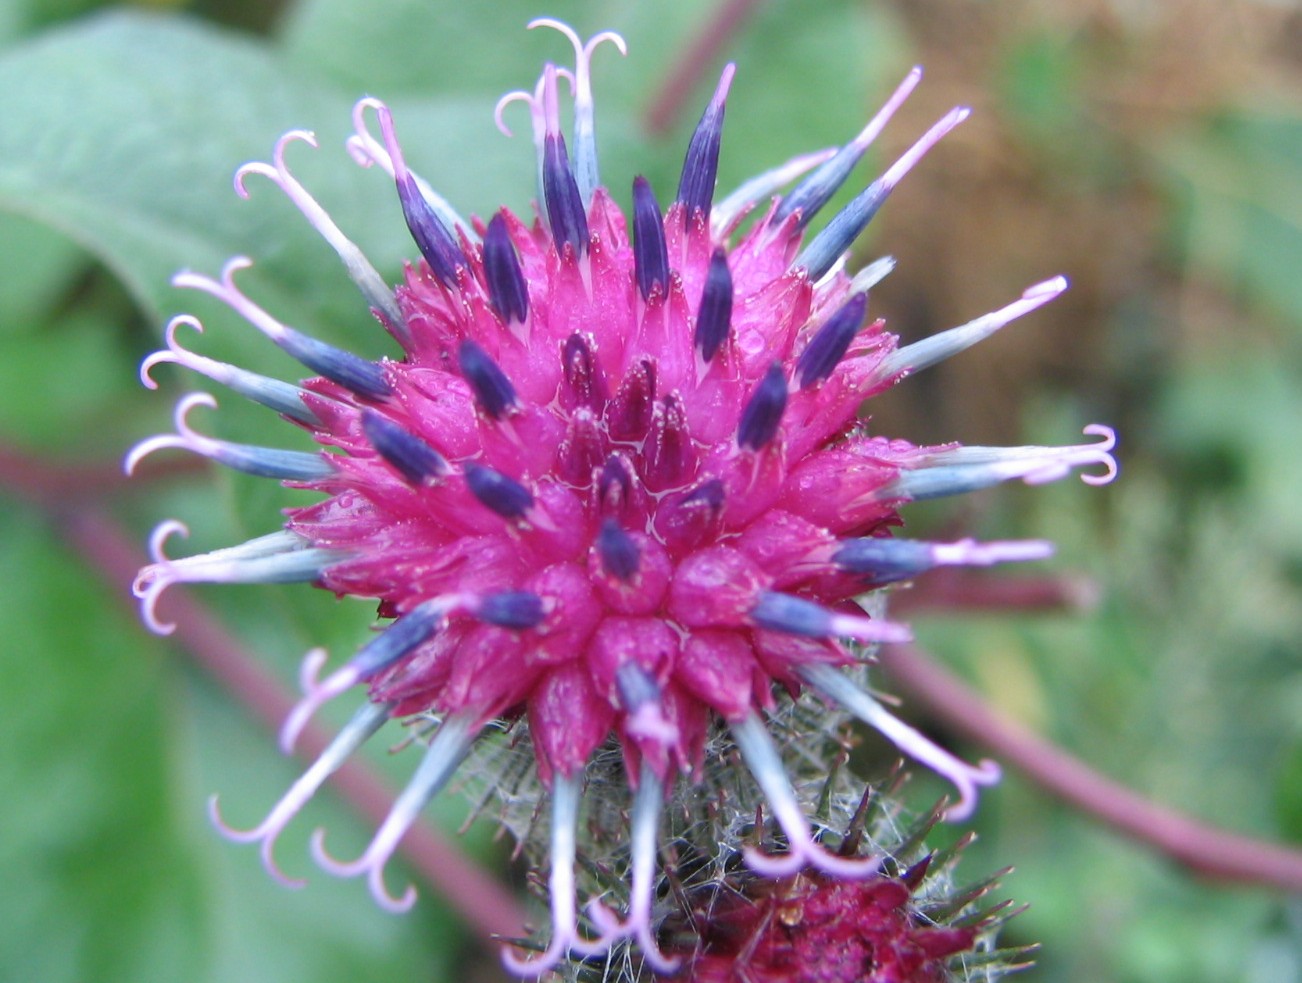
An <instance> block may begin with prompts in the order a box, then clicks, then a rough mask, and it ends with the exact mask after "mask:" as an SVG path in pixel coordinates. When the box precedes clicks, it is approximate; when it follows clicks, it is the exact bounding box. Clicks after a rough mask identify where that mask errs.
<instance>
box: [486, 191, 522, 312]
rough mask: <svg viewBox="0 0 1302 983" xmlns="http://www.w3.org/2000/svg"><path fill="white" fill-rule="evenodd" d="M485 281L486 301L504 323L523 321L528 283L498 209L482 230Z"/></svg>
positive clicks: (504, 220)
mask: <svg viewBox="0 0 1302 983" xmlns="http://www.w3.org/2000/svg"><path fill="white" fill-rule="evenodd" d="M484 280H485V281H486V282H487V283H488V302H489V303H490V304H492V305H493V310H495V311H497V316H498V317H500V318H501V319H502V321H503V322H504V323H506V324H510V323H511V322H512V321H517V322H523V321H524V319H525V318H526V317H528V316H529V286H528V284H526V283H525V280H524V271H523V270H522V269H520V257H518V256H517V255H516V254H515V246H514V245H513V244H512V242H511V236H510V233H508V232H507V228H506V219H504V218H502V214H501V212H499V213H498V214H496V215H494V216H493V218H492V221H490V222H489V223H488V230H487V231H486V232H485V233H484Z"/></svg>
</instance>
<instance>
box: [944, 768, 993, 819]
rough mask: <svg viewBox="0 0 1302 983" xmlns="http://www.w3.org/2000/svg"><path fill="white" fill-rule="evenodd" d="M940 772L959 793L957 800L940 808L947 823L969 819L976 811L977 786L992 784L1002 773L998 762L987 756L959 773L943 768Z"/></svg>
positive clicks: (978, 796)
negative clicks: (951, 772) (952, 772)
mask: <svg viewBox="0 0 1302 983" xmlns="http://www.w3.org/2000/svg"><path fill="white" fill-rule="evenodd" d="M940 773H941V774H942V775H945V777H947V778H948V779H949V780H950V781H952V782H953V783H954V786H955V788H957V789H958V793H959V795H958V801H957V802H955V803H954V804H953V805H947V806H945V807H944V808H943V809H941V810H940V815H941V817H942V818H943V819H944V820H945V822H947V823H961V822H963V821H965V820H967V819H970V818H971V817H972V814H973V813H974V812H976V807H977V801H978V799H979V798H980V793H979V792H978V791H977V789H978V787H979V786H982V785H994V784H995V783H996V782H998V781H999V780H1000V778H1002V777H1003V774H1004V773H1003V769H1002V768H1000V767H999V763H998V762H997V761H991V760H990V759H989V758H982V759H981V761H980V762H978V764H977V766H976V767H971V766H965V768H964V771H963V773H962V774H959V775H953V774H949V773H948V772H946V771H945V770H943V769H941V770H940Z"/></svg>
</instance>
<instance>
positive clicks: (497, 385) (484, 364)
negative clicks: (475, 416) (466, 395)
mask: <svg viewBox="0 0 1302 983" xmlns="http://www.w3.org/2000/svg"><path fill="white" fill-rule="evenodd" d="M457 360H458V361H459V362H460V363H461V374H462V375H464V376H465V377H466V381H467V382H468V383H470V388H471V389H473V390H474V391H475V399H476V400H478V401H479V406H480V408H481V409H482V410H483V411H484V412H485V413H487V414H488V415H489V416H491V417H492V418H493V419H494V420H500V419H502V417H504V416H505V415H506V413H507V410H511V409H515V407H516V406H517V404H518V401H517V399H516V395H515V386H513V385H511V380H510V379H508V378H507V377H506V373H505V372H503V371H502V370H501V369H500V368H499V367H498V365H497V363H496V362H494V361H493V360H492V359H491V358H489V356H488V352H486V351H484V349H483V348H481V347H480V346H479V344H478V343H477V342H473V341H471V340H470V339H469V338H467V339H466V340H465V341H463V342H462V343H461V347H460V348H458V349H457Z"/></svg>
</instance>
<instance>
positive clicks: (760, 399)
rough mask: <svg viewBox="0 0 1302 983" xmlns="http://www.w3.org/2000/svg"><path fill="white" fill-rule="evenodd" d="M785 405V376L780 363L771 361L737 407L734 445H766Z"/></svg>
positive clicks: (750, 447) (754, 449) (775, 428)
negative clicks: (747, 399)
mask: <svg viewBox="0 0 1302 983" xmlns="http://www.w3.org/2000/svg"><path fill="white" fill-rule="evenodd" d="M786 408H787V378H786V376H784V375H783V374H782V363H781V362H774V363H773V364H772V365H771V366H769V370H768V371H767V372H766V373H764V378H763V379H761V380H760V384H759V385H758V386H756V387H755V392H754V393H752V394H751V397H750V402H748V403H747V404H746V407H745V409H743V410H742V411H741V423H740V424H739V425H738V426H737V444H738V446H740V447H744V448H748V449H750V450H753V451H758V450H761V449H763V448H764V447H767V446H768V444H769V442H770V441H772V440H773V438H774V437H776V436H777V433H778V424H779V423H781V422H782V411H783V410H785V409H786Z"/></svg>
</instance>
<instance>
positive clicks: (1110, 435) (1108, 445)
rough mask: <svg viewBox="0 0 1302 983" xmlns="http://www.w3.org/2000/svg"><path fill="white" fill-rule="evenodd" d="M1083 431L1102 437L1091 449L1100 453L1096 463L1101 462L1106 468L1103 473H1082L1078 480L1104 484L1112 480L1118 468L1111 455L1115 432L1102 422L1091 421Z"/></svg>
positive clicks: (1114, 443) (1088, 434)
mask: <svg viewBox="0 0 1302 983" xmlns="http://www.w3.org/2000/svg"><path fill="white" fill-rule="evenodd" d="M1083 433H1085V434H1086V436H1090V437H1102V438H1103V439H1102V440H1101V441H1099V442H1098V443H1097V444H1095V445H1094V446H1093V447H1092V448H1091V449H1092V450H1093V451H1094V452H1095V453H1097V454H1099V455H1100V456H1099V459H1098V462H1097V463H1099V464H1102V465H1103V466H1104V467H1106V468H1107V469H1108V470H1107V472H1106V473H1105V474H1083V475H1081V476H1080V480H1081V481H1083V482H1085V484H1087V485H1095V486H1098V485H1106V484H1108V483H1109V482H1111V481H1114V480H1115V479H1116V477H1117V473H1118V471H1119V468H1118V467H1117V459H1116V458H1115V457H1113V456H1112V453H1111V452H1112V449H1113V448H1114V447H1116V446H1117V432H1116V431H1115V430H1113V429H1112V428H1111V427H1109V426H1105V425H1104V424H1102V423H1091V424H1090V425H1089V426H1088V427H1086V428H1085V429H1084V431H1083Z"/></svg>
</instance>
